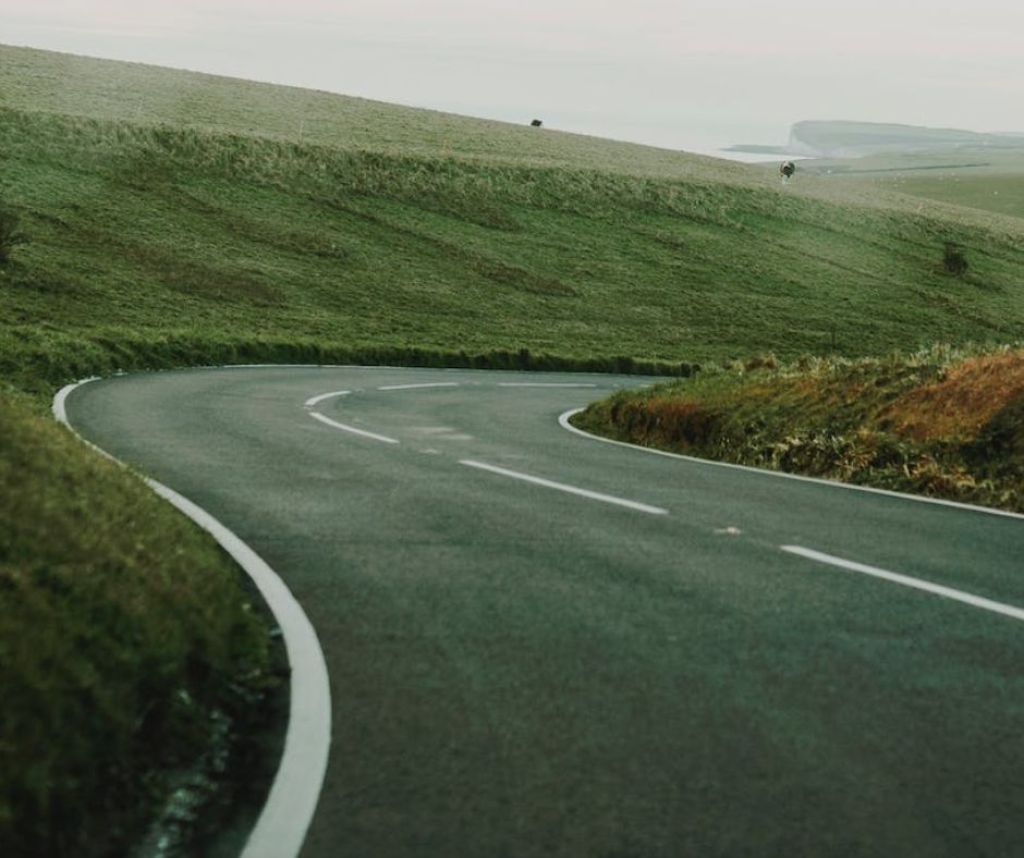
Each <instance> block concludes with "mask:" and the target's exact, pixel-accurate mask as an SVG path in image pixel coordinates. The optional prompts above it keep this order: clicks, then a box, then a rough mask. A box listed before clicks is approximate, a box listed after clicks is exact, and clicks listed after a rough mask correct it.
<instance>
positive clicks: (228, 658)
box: [0, 391, 272, 858]
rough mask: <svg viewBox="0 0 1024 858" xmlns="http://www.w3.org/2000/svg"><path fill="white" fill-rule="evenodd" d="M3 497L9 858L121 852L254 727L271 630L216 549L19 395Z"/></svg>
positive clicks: (2, 765) (2, 673) (3, 409)
mask: <svg viewBox="0 0 1024 858" xmlns="http://www.w3.org/2000/svg"><path fill="white" fill-rule="evenodd" d="M0 489H2V490H0V521H2V522H3V527H2V528H0V699H2V700H3V705H2V706H0V854H3V855H5V856H11V858H15V856H35V855H47V856H92V855H124V854H127V853H128V850H129V849H130V847H131V845H132V844H133V843H134V842H135V841H137V840H138V839H139V838H140V836H141V835H142V833H143V832H144V831H145V830H146V828H147V827H148V826H149V824H150V822H151V819H152V817H153V815H154V814H155V813H156V811H157V810H158V809H159V808H160V807H161V805H162V804H163V802H164V801H165V799H166V795H167V793H168V791H169V790H171V789H172V788H175V787H177V786H178V784H179V782H180V781H181V778H182V776H183V773H186V772H188V771H189V770H191V769H194V768H195V766H196V765H197V761H198V760H200V759H201V758H202V757H203V756H204V755H206V754H208V753H209V751H210V745H211V741H214V740H216V741H217V742H218V743H219V747H218V749H217V751H218V753H220V754H222V755H224V754H230V753H237V752H238V751H239V748H240V746H239V745H238V743H237V741H235V742H234V744H233V745H232V743H231V742H228V741H226V740H227V738H228V736H229V734H230V735H231V736H234V737H235V738H237V734H238V733H239V731H242V732H248V731H251V730H252V729H253V728H254V726H255V725H257V724H258V723H259V720H260V719H259V714H258V713H259V709H260V707H261V706H264V705H266V704H265V701H264V700H263V699H262V698H263V694H264V693H265V692H266V691H267V690H268V689H269V688H270V686H271V684H272V674H271V663H270V659H269V653H268V638H267V629H266V627H265V624H264V621H263V620H262V619H261V618H260V617H259V616H258V614H257V613H256V612H254V610H253V609H252V607H251V604H250V599H249V597H248V596H246V595H244V594H243V590H242V589H241V587H240V578H239V576H240V573H239V571H238V570H237V569H236V568H235V567H234V565H233V564H232V563H231V562H230V561H229V560H228V559H227V558H226V556H225V555H223V554H222V552H221V551H220V550H219V548H218V547H217V546H216V544H215V543H213V541H212V540H211V539H210V538H208V537H207V536H206V535H205V534H202V533H200V532H199V531H197V530H195V529H194V528H193V527H191V526H190V525H189V524H188V523H187V522H186V521H184V520H183V519H182V518H181V517H180V516H179V515H177V513H175V512H174V511H173V510H172V509H171V508H170V507H169V506H167V505H166V504H165V503H163V502H162V501H160V500H159V499H157V498H156V497H155V496H154V495H153V494H152V493H151V492H150V491H149V489H148V488H146V487H145V486H144V485H143V484H142V482H141V481H140V480H138V479H136V478H135V477H133V476H132V475H130V474H129V473H128V472H127V471H126V470H124V469H122V468H119V467H118V466H116V465H114V464H112V463H110V462H108V461H107V460H105V459H101V458H99V457H97V456H96V455H94V454H93V453H92V452H91V451H89V450H88V449H87V448H86V447H85V446H84V445H82V444H81V443H80V442H79V441H78V440H77V439H75V438H73V437H72V436H71V434H70V433H68V432H66V431H65V430H63V429H62V428H60V427H58V426H56V425H55V424H53V422H52V421H50V420H47V419H45V418H44V417H43V416H41V415H40V414H38V413H36V409H35V408H34V406H33V405H32V403H31V402H30V401H29V400H27V399H26V398H25V397H24V396H21V395H17V394H13V393H11V392H10V391H4V392H0ZM222 762H223V760H222ZM202 774H203V776H205V777H213V776H215V774H216V773H215V772H212V771H210V772H205V773H202Z"/></svg>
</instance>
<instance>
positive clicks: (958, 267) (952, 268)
mask: <svg viewBox="0 0 1024 858" xmlns="http://www.w3.org/2000/svg"><path fill="white" fill-rule="evenodd" d="M942 266H943V268H945V269H946V271H948V272H949V273H950V274H953V275H955V276H957V277H962V276H963V275H964V274H966V273H967V257H966V256H964V249H963V248H962V247H961V246H960V245H959V244H957V243H956V242H953V241H947V242H946V247H945V250H944V251H943V254H942Z"/></svg>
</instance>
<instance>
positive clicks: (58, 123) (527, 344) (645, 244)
mask: <svg viewBox="0 0 1024 858" xmlns="http://www.w3.org/2000/svg"><path fill="white" fill-rule="evenodd" d="M2 59H3V60H4V61H3V62H2V63H0V68H2V69H3V70H4V74H5V75H8V76H10V77H8V78H7V79H6V80H4V81H2V84H3V85H2V87H0V152H2V162H0V168H2V175H3V185H2V188H0V195H2V197H3V199H4V200H6V202H7V203H8V204H9V205H11V206H13V207H14V208H15V209H16V210H17V211H18V212H20V214H21V216H22V229H23V231H24V232H25V233H27V235H28V237H29V239H30V243H29V244H27V245H25V246H24V247H21V248H19V249H18V251H17V253H16V256H15V264H14V265H9V266H7V267H6V268H5V269H4V272H3V283H4V286H3V288H2V289H0V316H2V318H3V320H4V325H3V331H2V332H0V366H3V368H4V370H5V371H6V372H8V373H12V372H14V373H17V372H19V371H20V369H22V368H24V367H25V366H26V365H29V364H31V365H33V366H44V367H46V372H48V373H50V376H49V377H50V378H51V379H54V380H55V379H56V377H57V376H58V375H60V376H63V375H66V374H68V373H69V372H70V373H72V374H73V373H74V372H77V371H81V370H82V369H83V368H84V366H83V364H85V363H90V362H92V363H95V364H97V365H99V366H101V367H102V366H110V365H113V364H114V363H118V362H120V363H123V364H126V365H138V364H139V363H140V362H145V361H151V360H159V361H167V360H173V359H175V357H176V359H178V360H180V361H183V362H187V361H188V360H189V357H188V356H189V354H192V355H194V356H195V357H198V358H200V359H206V358H208V357H209V356H216V355H225V356H228V357H230V355H231V352H232V349H237V348H242V349H243V351H244V352H245V354H248V355H253V354H255V353H257V352H259V351H260V349H264V350H266V351H271V349H270V345H275V344H276V346H278V347H280V346H281V345H282V344H287V345H289V346H294V347H296V348H297V349H299V350H301V349H306V350H307V353H309V354H310V355H315V354H316V350H317V349H324V348H328V347H333V348H335V349H339V350H341V349H353V350H356V352H359V351H362V352H370V351H372V350H373V349H393V348H395V347H402V348H406V349H413V348H416V349H423V350H433V351H437V350H440V351H455V352H458V351H459V350H463V351H465V352H467V353H469V354H473V353H478V352H489V351H491V350H507V351H510V352H518V351H519V350H520V349H524V348H525V349H529V350H530V351H531V352H532V353H535V354H537V353H548V354H556V355H564V356H568V357H593V356H614V355H628V356H632V357H638V358H651V359H658V360H663V361H696V362H704V361H708V360H714V359H726V358H730V357H735V356H743V355H746V354H751V353H757V352H764V351H769V350H770V351H774V352H775V353H777V354H779V355H781V356H795V355H797V354H799V353H802V352H812V353H820V352H824V351H829V350H833V349H834V350H836V351H838V352H840V353H844V354H849V355H859V354H860V355H862V354H871V353H877V352H881V351H887V350H889V349H892V348H896V347H900V348H909V349H913V348H917V347H918V346H920V345H923V344H927V343H930V342H934V341H936V340H942V341H952V342H960V341H964V340H968V339H970V340H977V341H982V342H986V341H993V342H994V341H1002V340H1005V339H1007V338H1008V337H1011V336H1012V335H1014V334H1015V333H1016V332H1017V331H1018V330H1019V326H1020V323H1021V321H1022V320H1024V290H1022V289H1021V287H1020V278H1019V272H1020V270H1021V265H1022V262H1024V248H1022V246H1021V242H1020V235H1021V231H1020V226H1019V224H1018V223H1017V221H1016V220H1012V219H1000V218H997V217H986V216H984V215H981V214H977V215H972V214H970V213H965V212H964V211H962V210H956V209H951V208H948V207H942V206H938V205H936V206H931V205H926V206H923V207H921V206H920V205H919V204H918V203H917V202H916V201H914V202H910V201H907V199H906V198H905V197H901V196H896V195H885V194H878V193H875V192H871V193H866V192H864V191H861V190H859V189H849V188H846V187H845V186H843V187H840V186H838V185H837V183H834V182H828V181H827V180H824V179H823V180H817V179H812V178H809V177H808V178H807V179H806V180H803V181H801V182H794V183H792V184H790V185H788V186H785V187H783V186H781V185H779V184H778V182H777V180H776V179H774V178H771V177H766V176H765V175H764V174H763V172H762V171H759V170H756V169H754V168H748V167H744V166H742V165H733V164H727V163H724V162H718V161H714V160H712V159H704V158H697V157H690V156H685V155H682V154H679V153H671V152H665V151H663V150H656V149H650V148H645V147H635V146H626V145H625V144H613V143H603V142H602V141H598V140H595V139H593V138H581V137H576V136H572V135H563V134H558V133H550V132H547V131H545V130H537V129H531V128H527V127H523V128H519V127H514V126H507V125H498V124H495V123H489V122H478V121H474V120H469V119H462V118H456V117H448V116H445V115H442V114H434V113H429V112H426V111H412V110H408V109H404V108H390V107H388V106H385V105H379V104H374V103H369V102H361V101H359V100H356V99H348V98H341V97H335V96H328V95H326V94H316V93H313V94H309V95H308V96H303V95H302V94H301V93H298V92H297V91H294V90H284V89H282V88H279V87H269V86H261V85H251V84H244V83H242V82H238V81H224V80H221V79H216V78H208V77H204V76H199V75H187V74H186V73H178V72H164V71H161V70H155V69H151V68H147V67H142V66H133V65H126V64H118V63H106V62H100V61H89V60H78V59H74V58H67V57H61V56H55V55H49V54H40V53H37V52H31V51H19V50H14V49H4V53H3V57H2ZM63 75H67V77H62V76H63ZM164 75H166V76H167V77H166V79H164V77H163V76H164ZM160 81H163V83H162V84H161V85H158V82H160ZM62 82H63V83H62ZM72 105H73V106H74V107H73V109H74V110H75V111H76V113H78V114H81V113H86V112H87V113H90V114H91V115H92V116H93V117H94V118H82V117H81V116H68V115H65V114H62V113H61V112H60V111H66V110H69V109H72ZM227 105H230V110H228V109H225V113H224V114H223V115H220V114H218V110H219V108H220V107H225V106H227ZM286 106H287V107H288V109H287V110H286V109H285V107H286ZM185 117H189V121H188V122H185V121H184V118H185ZM218 117H219V118H218ZM289 117H290V118H289ZM304 121H305V122H306V125H303V122H304ZM300 126H301V131H302V136H301V139H300ZM306 126H308V128H307V127H306ZM410 140H414V141H415V143H414V144H410ZM446 152H447V153H448V154H445V153H446ZM627 152H628V153H629V155H630V157H626V154H625V153H627ZM456 156H458V157H456ZM568 164H571V165H572V166H571V167H570V166H566V165H568ZM918 208H921V210H920V211H919V210H918ZM950 240H953V241H956V242H958V243H960V244H962V245H963V246H964V247H965V248H966V253H967V256H968V259H969V261H970V270H969V272H968V275H967V277H965V278H952V277H950V276H948V275H947V274H946V273H945V272H944V271H943V270H942V266H941V259H942V248H943V246H944V243H945V242H946V241H950ZM154 341H159V342H169V344H168V345H167V347H166V348H165V349H164V351H163V353H162V355H161V356H160V357H158V358H153V357H152V356H147V355H144V354H143V353H144V352H146V350H147V349H151V348H152V346H151V344H152V343H153V342H154ZM268 344H269V345H268ZM71 355H80V356H81V358H80V360H79V362H78V363H77V364H75V365H71V357H70V356H71Z"/></svg>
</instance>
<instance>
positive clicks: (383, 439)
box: [309, 411, 399, 444]
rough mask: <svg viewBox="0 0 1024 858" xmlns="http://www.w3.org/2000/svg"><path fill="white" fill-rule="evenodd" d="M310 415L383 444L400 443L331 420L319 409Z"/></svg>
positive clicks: (332, 425)
mask: <svg viewBox="0 0 1024 858" xmlns="http://www.w3.org/2000/svg"><path fill="white" fill-rule="evenodd" d="M309 416H310V417H312V418H313V419H314V420H319V421H320V422H321V423H324V424H326V425H327V426H331V427H333V428H334V429H341V430H342V431H343V432H351V433H352V434H353V435H361V436H362V437H363V438H370V439H371V440H373V441H380V442H381V443H382V444H397V443H399V442H398V441H397V440H396V439H394V438H389V437H388V436H387V435H378V434H377V433H376V432H367V431H366V430H365V429H357V428H356V427H355V426H349V425H348V424H347V423H339V422H338V421H337V420H331V418H330V417H324V415H323V414H321V413H320V412H319V411H310V412H309Z"/></svg>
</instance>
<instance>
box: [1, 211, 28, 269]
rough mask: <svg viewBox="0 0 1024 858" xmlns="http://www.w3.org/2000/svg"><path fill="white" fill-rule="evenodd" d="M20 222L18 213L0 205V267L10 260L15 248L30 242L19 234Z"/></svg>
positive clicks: (22, 234)
mask: <svg viewBox="0 0 1024 858" xmlns="http://www.w3.org/2000/svg"><path fill="white" fill-rule="evenodd" d="M18 221H19V218H18V213H17V212H15V211H14V210H12V209H9V208H7V206H5V205H3V203H0V265H2V264H3V263H5V262H7V261H8V260H10V258H11V252H12V251H13V250H14V248H15V246H17V245H19V244H24V243H25V242H26V241H28V239H27V238H26V236H25V235H24V233H21V232H18Z"/></svg>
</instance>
